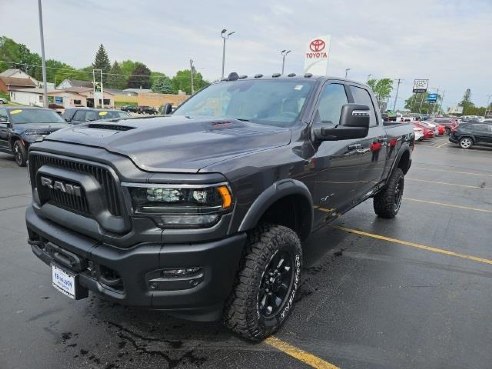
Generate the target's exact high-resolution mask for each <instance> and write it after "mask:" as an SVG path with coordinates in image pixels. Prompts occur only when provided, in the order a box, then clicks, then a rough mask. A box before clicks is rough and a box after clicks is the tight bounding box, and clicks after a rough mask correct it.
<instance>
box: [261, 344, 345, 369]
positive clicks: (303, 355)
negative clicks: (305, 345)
mask: <svg viewBox="0 0 492 369" xmlns="http://www.w3.org/2000/svg"><path fill="white" fill-rule="evenodd" d="M265 343H266V344H267V345H270V346H272V347H274V348H276V349H277V350H279V351H282V352H284V353H286V354H287V355H290V356H292V357H293V358H295V359H297V360H299V361H301V362H303V363H304V364H306V365H309V366H311V367H313V368H316V369H340V368H339V367H337V366H335V365H333V364H330V363H329V362H327V361H324V360H323V359H320V358H319V357H317V356H314V355H313V354H310V353H309V352H306V351H304V350H301V349H300V348H297V347H295V346H292V345H291V344H288V343H287V342H284V341H282V340H280V339H278V338H277V337H268V338H267V339H266V340H265Z"/></svg>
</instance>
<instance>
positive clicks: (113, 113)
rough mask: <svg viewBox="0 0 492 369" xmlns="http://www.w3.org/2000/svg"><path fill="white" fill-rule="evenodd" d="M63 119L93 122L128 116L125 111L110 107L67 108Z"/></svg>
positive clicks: (71, 122) (74, 121) (72, 121)
mask: <svg viewBox="0 0 492 369" xmlns="http://www.w3.org/2000/svg"><path fill="white" fill-rule="evenodd" d="M62 117H63V119H65V121H66V122H68V123H70V124H80V123H85V122H93V121H95V120H101V119H124V118H130V115H129V114H128V113H127V112H124V111H121V110H112V109H93V108H68V109H65V112H64V113H63V115H62Z"/></svg>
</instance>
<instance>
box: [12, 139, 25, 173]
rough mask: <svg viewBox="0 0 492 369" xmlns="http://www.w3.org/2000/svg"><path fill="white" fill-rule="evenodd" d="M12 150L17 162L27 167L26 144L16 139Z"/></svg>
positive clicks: (20, 165)
mask: <svg viewBox="0 0 492 369" xmlns="http://www.w3.org/2000/svg"><path fill="white" fill-rule="evenodd" d="M12 151H13V152H14V156H15V162H16V163H17V165H18V166H19V167H25V166H26V163H27V150H26V148H25V146H24V145H23V144H22V143H21V142H20V141H19V140H17V141H15V142H14V144H13V145H12Z"/></svg>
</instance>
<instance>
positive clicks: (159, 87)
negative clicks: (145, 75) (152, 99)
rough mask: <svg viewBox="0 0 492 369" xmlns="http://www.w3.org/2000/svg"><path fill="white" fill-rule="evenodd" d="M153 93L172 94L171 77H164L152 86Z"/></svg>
mask: <svg viewBox="0 0 492 369" xmlns="http://www.w3.org/2000/svg"><path fill="white" fill-rule="evenodd" d="M152 91H154V92H159V93H161V94H172V93H173V83H172V81H171V79H170V78H169V77H167V76H165V75H162V76H160V77H158V78H157V79H156V80H155V81H154V83H153V84H152Z"/></svg>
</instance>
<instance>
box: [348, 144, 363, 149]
mask: <svg viewBox="0 0 492 369" xmlns="http://www.w3.org/2000/svg"><path fill="white" fill-rule="evenodd" d="M348 149H349V150H360V149H362V145H361V144H352V145H348Z"/></svg>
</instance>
